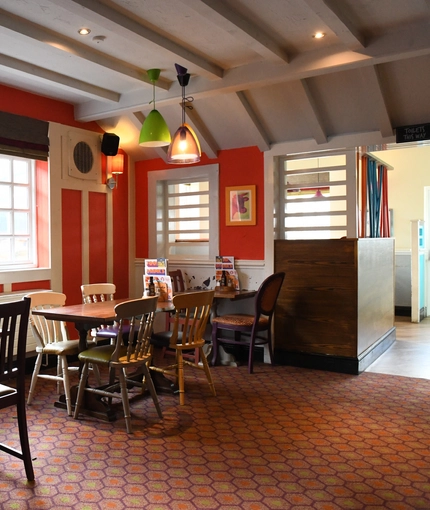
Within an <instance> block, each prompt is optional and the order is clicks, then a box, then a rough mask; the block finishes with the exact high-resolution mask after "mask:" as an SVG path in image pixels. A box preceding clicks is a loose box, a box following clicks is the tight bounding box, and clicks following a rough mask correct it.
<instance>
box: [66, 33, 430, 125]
mask: <svg viewBox="0 0 430 510" xmlns="http://www.w3.org/2000/svg"><path fill="white" fill-rule="evenodd" d="M428 54H430V31H429V30H428V25H427V24H426V23H418V24H416V25H415V26H413V27H412V28H405V29H404V30H400V31H398V32H397V33H395V34H394V33H386V34H381V36H380V37H379V38H378V39H376V40H375V41H373V42H372V44H369V45H368V46H367V48H366V49H365V50H362V51H360V52H356V51H352V50H345V48H344V46H330V47H328V48H323V49H321V50H318V51H313V52H306V53H303V54H301V55H298V56H297V57H295V58H294V59H293V60H292V61H291V63H290V64H288V66H287V65H285V66H280V65H275V64H273V63H271V62H267V61H265V62H257V63H252V64H248V65H244V66H240V67H236V68H234V69H230V70H229V71H227V72H226V73H225V75H224V77H223V79H222V80H221V81H209V82H208V81H207V80H205V79H204V78H202V77H193V80H192V83H190V85H189V86H188V88H187V90H188V92H189V93H190V94H192V95H193V97H194V98H195V99H197V98H204V97H206V98H208V97H211V96H213V95H217V94H226V93H235V92H239V91H241V90H247V89H252V88H258V87H266V86H267V85H270V84H276V83H281V82H287V81H288V82H292V81H294V80H301V79H306V78H310V77H313V76H321V75H324V74H327V73H335V72H340V71H345V70H352V69H359V68H361V67H365V66H372V65H375V64H381V63H384V62H391V61H395V60H399V59H405V58H412V57H414V56H420V55H428ZM179 99H180V89H179V88H178V87H174V86H172V87H171V88H170V89H169V91H167V92H165V91H162V93H161V94H158V95H157V104H158V105H161V104H173V103H177V101H178V100H179ZM149 101H150V97H149V95H148V94H146V95H143V94H142V93H141V92H139V93H135V92H133V93H124V94H123V95H122V96H121V98H120V101H119V103H118V104H117V105H116V106H114V107H110V106H108V105H106V104H105V103H102V102H87V103H85V104H81V105H77V106H76V108H75V116H76V118H77V119H78V120H81V121H84V122H87V121H92V120H97V119H99V118H102V117H105V116H111V115H112V114H114V113H117V114H121V113H125V112H128V111H140V110H142V111H145V109H146V108H147V107H148V104H149Z"/></svg>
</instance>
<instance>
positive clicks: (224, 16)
mask: <svg viewBox="0 0 430 510" xmlns="http://www.w3.org/2000/svg"><path fill="white" fill-rule="evenodd" d="M181 2H182V3H184V4H186V5H188V6H189V7H191V8H192V9H194V10H195V11H196V12H199V13H200V14H202V15H204V16H206V17H208V18H209V19H210V20H211V22H212V23H214V24H215V25H217V26H218V27H219V28H220V29H222V30H223V31H224V32H226V33H229V34H230V35H233V37H234V38H235V39H236V40H237V41H240V42H242V43H243V44H245V45H247V46H249V47H250V48H252V49H253V50H254V51H255V52H256V53H258V54H259V55H261V56H262V57H265V58H266V59H267V60H269V61H273V62H281V63H288V62H289V60H290V58H289V55H288V53H287V51H286V50H285V48H283V47H282V46H281V45H280V44H279V43H278V42H277V41H275V39H273V37H271V36H270V35H269V34H267V33H265V32H264V31H263V30H262V29H261V28H260V27H259V26H258V25H256V24H255V23H253V22H251V21H250V20H248V19H245V18H243V17H242V16H240V15H239V14H238V13H237V12H235V11H234V10H233V9H230V8H229V7H228V6H227V5H226V4H224V3H222V2H219V1H218V0H181Z"/></svg>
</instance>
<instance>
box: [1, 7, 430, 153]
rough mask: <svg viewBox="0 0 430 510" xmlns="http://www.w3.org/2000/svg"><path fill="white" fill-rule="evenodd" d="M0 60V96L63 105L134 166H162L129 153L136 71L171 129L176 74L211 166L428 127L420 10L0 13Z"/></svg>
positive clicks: (429, 70) (429, 74)
mask: <svg viewBox="0 0 430 510" xmlns="http://www.w3.org/2000/svg"><path fill="white" fill-rule="evenodd" d="M82 27H88V28H90V29H91V33H90V34H89V35H87V36H85V37H83V36H80V35H79V34H78V29H80V28H82ZM316 31H322V32H324V33H325V34H326V36H325V38H324V39H321V40H316V39H314V38H313V37H312V34H313V33H315V32H316ZM0 47H1V53H0V83H2V84H4V85H8V86H13V87H16V88H18V89H22V90H26V91H29V92H33V93H36V94H39V95H42V96H47V97H51V98H55V99H60V100H63V101H66V102H69V103H72V104H73V105H74V111H75V118H76V119H77V120H79V121H96V122H98V123H99V124H100V126H101V127H102V128H103V129H105V130H106V131H108V132H113V133H116V134H117V135H119V136H120V139H121V147H123V148H124V149H125V150H126V151H127V152H129V153H130V154H131V156H132V157H133V158H134V159H136V160H140V159H148V158H153V157H157V156H161V157H165V151H164V150H163V149H147V148H142V147H139V146H138V137H139V130H140V126H141V124H142V122H143V120H144V118H145V116H146V115H147V114H148V113H149V111H150V110H151V108H152V105H151V104H150V102H151V100H152V93H153V92H152V85H151V84H150V83H149V80H148V77H147V74H146V71H147V70H148V69H151V68H159V69H161V77H160V80H159V81H158V83H157V89H156V106H157V109H158V110H159V111H160V113H161V114H162V115H163V116H164V118H165V119H166V121H167V123H168V125H169V127H170V128H171V131H172V134H173V132H174V131H175V130H176V129H177V127H178V126H179V124H180V122H181V108H180V106H179V102H180V98H181V88H180V86H179V84H178V82H177V79H176V71H175V67H174V64H175V63H178V64H180V65H182V66H183V67H186V68H187V69H188V71H189V72H190V73H191V81H190V84H189V86H188V87H187V89H186V95H187V96H192V97H193V98H194V101H193V103H192V104H193V109H192V110H189V111H187V115H188V118H187V120H188V122H189V123H190V124H191V125H192V126H193V127H194V129H195V130H196V132H197V134H198V136H199V139H200V142H201V145H202V150H203V151H204V152H205V153H206V154H207V155H208V156H209V157H216V154H217V151H218V150H220V149H232V148H236V147H246V146H252V145H256V146H258V147H259V148H260V149H261V150H263V151H264V150H268V149H270V147H271V146H272V145H273V144H277V143H282V142H291V141H300V140H307V139H314V140H315V142H316V143H317V144H320V145H321V144H324V143H325V142H327V141H329V140H330V139H331V138H333V137H335V136H338V135H343V134H354V133H357V134H359V133H368V132H380V134H381V135H382V137H383V138H384V139H386V141H387V142H392V141H393V140H394V138H393V133H394V129H395V128H396V126H405V125H412V124H419V123H428V122H430V0H408V1H405V0H377V1H375V0H224V1H221V0H219V1H217V0H52V1H51V0H0Z"/></svg>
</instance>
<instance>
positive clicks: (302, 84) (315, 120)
mask: <svg viewBox="0 0 430 510" xmlns="http://www.w3.org/2000/svg"><path fill="white" fill-rule="evenodd" d="M292 85H293V86H294V87H295V92H296V94H297V95H298V97H299V104H300V106H301V108H302V109H303V113H304V114H305V115H306V120H307V124H308V126H309V128H310V129H311V131H312V137H313V138H314V140H315V141H316V142H317V144H318V145H320V144H323V143H327V141H328V138H327V134H326V132H325V130H324V127H323V126H324V123H323V121H322V118H321V115H320V113H319V108H318V105H317V104H316V101H315V99H314V97H313V95H312V93H311V91H310V90H309V85H308V82H307V81H306V80H298V81H296V82H293V83H292Z"/></svg>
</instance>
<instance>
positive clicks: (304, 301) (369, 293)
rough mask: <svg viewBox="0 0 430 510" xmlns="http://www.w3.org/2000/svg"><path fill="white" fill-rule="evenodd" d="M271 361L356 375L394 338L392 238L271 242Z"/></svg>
mask: <svg viewBox="0 0 430 510" xmlns="http://www.w3.org/2000/svg"><path fill="white" fill-rule="evenodd" d="M275 271H276V272H278V271H285V274H286V276H285V280H284V284H283V287H282V289H281V292H280V294H279V298H278V302H277V308H276V314H275V361H276V362H278V363H282V364H288V365H295V366H304V367H309V368H321V369H325V370H332V371H336V372H344V373H353V374H358V373H360V372H362V371H363V370H365V369H366V368H367V367H368V366H369V365H370V364H371V363H373V361H374V360H375V359H376V358H377V357H378V356H380V355H381V354H382V352H384V351H385V350H386V349H387V348H388V347H389V346H390V345H391V344H392V343H393V342H394V340H395V328H394V284H395V281H394V239H391V238H384V239H383V238H378V239H327V240H291V241H288V240H279V241H275Z"/></svg>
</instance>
